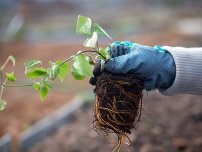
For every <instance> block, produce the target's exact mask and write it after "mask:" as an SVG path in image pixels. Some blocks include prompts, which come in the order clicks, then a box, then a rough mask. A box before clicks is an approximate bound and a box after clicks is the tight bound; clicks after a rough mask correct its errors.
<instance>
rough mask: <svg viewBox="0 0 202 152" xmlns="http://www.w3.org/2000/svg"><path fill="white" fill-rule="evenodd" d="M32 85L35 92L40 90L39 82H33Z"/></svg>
mask: <svg viewBox="0 0 202 152" xmlns="http://www.w3.org/2000/svg"><path fill="white" fill-rule="evenodd" d="M32 87H33V89H34V90H35V91H37V92H38V91H39V90H40V85H39V83H34V84H33V86H32Z"/></svg>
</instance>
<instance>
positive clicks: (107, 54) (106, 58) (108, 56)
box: [97, 48, 110, 60]
mask: <svg viewBox="0 0 202 152" xmlns="http://www.w3.org/2000/svg"><path fill="white" fill-rule="evenodd" d="M98 52H99V53H100V54H102V55H98V56H97V58H98V59H100V60H108V59H110V55H109V52H108V51H107V50H106V49H103V48H99V50H98ZM103 56H104V57H105V58H103Z"/></svg>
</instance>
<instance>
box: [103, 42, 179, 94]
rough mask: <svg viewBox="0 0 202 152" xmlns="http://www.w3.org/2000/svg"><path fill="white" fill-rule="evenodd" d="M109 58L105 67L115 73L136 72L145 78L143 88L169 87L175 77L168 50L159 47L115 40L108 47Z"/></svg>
mask: <svg viewBox="0 0 202 152" xmlns="http://www.w3.org/2000/svg"><path fill="white" fill-rule="evenodd" d="M109 52H110V54H111V57H112V58H111V59H110V60H108V61H107V62H106V63H105V65H104V66H105V69H106V71H108V72H111V73H115V74H126V73H138V74H141V75H142V76H143V77H144V78H145V82H144V84H145V89H146V90H147V91H150V90H152V89H157V88H158V89H166V88H169V87H170V86H171V85H172V83H173V81H174V79H175V73H176V69H175V63H174V60H173V58H172V56H171V54H170V53H169V52H167V51H166V50H163V49H162V48H161V47H159V46H156V47H154V48H153V47H149V46H141V45H138V44H134V43H130V42H128V41H125V42H115V43H113V47H112V48H111V49H109Z"/></svg>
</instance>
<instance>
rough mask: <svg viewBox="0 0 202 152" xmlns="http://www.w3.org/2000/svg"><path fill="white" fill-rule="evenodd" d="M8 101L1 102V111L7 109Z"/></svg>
mask: <svg viewBox="0 0 202 152" xmlns="http://www.w3.org/2000/svg"><path fill="white" fill-rule="evenodd" d="M6 104H7V103H6V101H5V100H0V111H2V110H4V109H5V107H6Z"/></svg>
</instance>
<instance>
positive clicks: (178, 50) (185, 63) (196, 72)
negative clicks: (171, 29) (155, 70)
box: [159, 46, 202, 95]
mask: <svg viewBox="0 0 202 152" xmlns="http://www.w3.org/2000/svg"><path fill="white" fill-rule="evenodd" d="M163 48H164V49H165V50H167V51H168V52H170V54H171V55H172V56H173V59H174V61H175V66H176V76H175V80H174V82H173V84H172V85H171V86H170V87H169V88H167V89H165V90H159V91H160V92H161V93H163V94H164V95H174V94H198V95H202V47H201V48H183V47H169V46H164V47H163Z"/></svg>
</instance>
